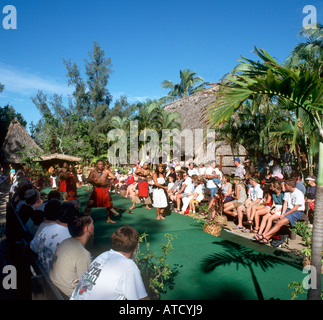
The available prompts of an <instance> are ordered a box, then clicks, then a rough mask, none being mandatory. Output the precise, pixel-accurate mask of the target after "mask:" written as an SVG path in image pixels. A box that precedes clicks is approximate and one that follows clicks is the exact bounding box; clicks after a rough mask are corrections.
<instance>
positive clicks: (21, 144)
mask: <svg viewBox="0 0 323 320" xmlns="http://www.w3.org/2000/svg"><path fill="white" fill-rule="evenodd" d="M26 148H31V149H33V150H38V151H40V152H43V150H42V149H41V148H40V147H39V146H38V145H37V143H36V142H35V141H34V140H33V139H32V138H31V136H30V135H29V134H28V132H27V131H26V129H25V128H24V127H23V126H22V125H21V124H20V123H19V121H18V120H17V119H14V120H12V121H11V123H10V125H9V128H8V132H7V135H6V138H5V140H4V142H3V145H2V147H1V151H0V154H1V159H2V162H3V163H16V164H17V163H21V159H22V157H23V155H22V154H21V153H19V151H24V150H26Z"/></svg>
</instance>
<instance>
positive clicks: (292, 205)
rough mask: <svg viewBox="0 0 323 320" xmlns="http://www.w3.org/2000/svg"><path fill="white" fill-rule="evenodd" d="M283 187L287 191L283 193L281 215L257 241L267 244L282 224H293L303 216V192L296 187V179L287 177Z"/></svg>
mask: <svg viewBox="0 0 323 320" xmlns="http://www.w3.org/2000/svg"><path fill="white" fill-rule="evenodd" d="M285 188H286V191H287V192H285V194H284V204H283V207H282V212H281V215H280V217H279V219H278V221H277V223H276V224H275V225H274V226H273V227H272V228H271V229H270V230H269V231H268V232H266V233H264V234H263V235H261V236H260V237H259V240H258V243H261V244H267V243H268V242H269V240H270V239H271V238H272V237H273V236H274V235H275V234H276V233H277V232H278V231H279V230H280V229H281V228H282V227H283V226H285V225H287V224H289V223H290V225H291V226H293V225H294V223H295V222H296V221H298V220H299V219H301V218H302V216H303V213H304V209H305V201H304V194H303V193H302V191H300V190H299V189H297V188H296V181H295V180H294V179H288V180H287V181H286V183H285Z"/></svg>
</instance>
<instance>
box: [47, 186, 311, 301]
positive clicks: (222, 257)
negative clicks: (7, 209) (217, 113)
mask: <svg viewBox="0 0 323 320" xmlns="http://www.w3.org/2000/svg"><path fill="white" fill-rule="evenodd" d="M44 191H45V192H46V190H44ZM47 191H49V190H47ZM89 196H90V193H89V192H86V191H83V190H81V189H78V199H79V200H80V202H81V206H82V207H81V208H82V210H83V209H84V208H85V206H86V203H87V201H88V199H89ZM112 199H113V204H114V206H115V207H119V208H124V209H129V207H130V206H131V201H130V200H129V199H125V198H123V197H121V196H119V195H115V194H112ZM134 213H135V214H130V213H121V214H120V215H119V216H118V217H114V216H112V219H114V220H115V221H116V222H117V223H115V224H111V223H107V222H106V209H105V208H94V209H92V218H93V221H94V226H95V231H94V233H95V235H94V239H93V240H92V241H90V243H89V244H88V245H87V249H88V250H89V251H90V252H91V254H92V256H93V258H95V257H97V256H98V255H99V254H101V253H102V252H104V251H106V250H109V249H110V236H111V235H112V233H113V232H114V231H115V230H116V229H117V228H118V227H120V226H122V225H126V224H128V225H131V226H132V227H134V228H136V229H137V230H138V232H139V233H140V234H142V233H144V232H146V233H148V235H149V237H148V241H149V242H150V245H151V250H154V251H156V252H157V253H160V245H161V243H166V241H167V238H166V237H165V234H166V233H170V234H172V235H177V238H176V239H175V240H174V241H173V246H174V250H173V251H172V252H171V253H170V255H169V257H168V260H167V261H168V263H169V264H170V265H171V266H173V265H175V264H176V265H177V266H178V268H177V273H176V275H175V276H174V279H173V285H172V287H170V288H168V289H167V292H166V293H164V294H162V295H161V299H162V300H214V299H225V300H227V299H229V300H231V299H233V300H258V299H261V298H263V299H265V300H268V299H281V300H290V297H291V290H290V289H288V284H289V283H291V282H292V281H294V280H296V281H299V282H300V281H302V280H303V279H304V277H305V274H303V273H302V270H303V267H302V265H301V258H299V257H297V256H294V255H292V254H288V253H284V252H282V251H281V250H279V249H275V248H273V247H270V246H265V245H260V244H257V243H254V242H252V241H251V240H249V239H244V238H241V237H239V236H236V235H234V234H231V233H229V232H226V231H225V230H222V232H221V235H220V237H215V236H212V235H209V234H207V233H205V232H203V231H202V228H201V225H200V224H199V223H197V221H196V220H195V219H193V218H191V217H188V216H183V215H180V214H177V213H174V212H173V213H170V215H168V216H167V217H166V219H165V220H156V217H157V215H156V210H155V209H154V208H152V209H151V210H147V209H145V207H144V205H141V204H139V205H137V207H136V208H135V209H134ZM206 261H208V262H206ZM220 261H222V262H223V263H222V264H219V265H217V263H219V262H220ZM208 267H209V269H211V271H210V272H206V271H205V269H207V268H208ZM212 267H214V268H212ZM299 299H306V295H300V296H299Z"/></svg>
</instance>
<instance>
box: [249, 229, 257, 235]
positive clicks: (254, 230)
mask: <svg viewBox="0 0 323 320" xmlns="http://www.w3.org/2000/svg"><path fill="white" fill-rule="evenodd" d="M258 231H259V229H253V230H251V231H250V232H251V233H257V234H258Z"/></svg>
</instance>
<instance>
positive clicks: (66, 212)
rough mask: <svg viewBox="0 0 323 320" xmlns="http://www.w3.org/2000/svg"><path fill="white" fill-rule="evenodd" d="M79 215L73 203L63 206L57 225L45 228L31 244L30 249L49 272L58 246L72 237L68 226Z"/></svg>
mask: <svg viewBox="0 0 323 320" xmlns="http://www.w3.org/2000/svg"><path fill="white" fill-rule="evenodd" d="M78 213H79V212H78V210H77V209H76V208H75V206H74V205H73V204H72V203H64V204H62V205H61V207H60V215H59V218H58V220H57V221H56V222H57V223H54V224H51V225H49V226H47V227H45V228H44V229H43V230H42V231H41V232H40V233H39V235H38V236H36V237H34V239H33V240H32V241H31V242H30V248H31V249H32V250H33V251H34V252H35V253H36V254H37V255H38V260H39V262H40V263H41V264H42V265H43V267H44V268H45V269H46V270H47V272H49V270H50V264H51V262H52V261H53V258H54V255H55V252H56V249H57V246H58V245H59V244H60V243H61V242H62V241H64V240H65V239H67V238H70V237H71V235H70V233H69V231H68V228H67V225H68V223H69V221H71V220H72V219H73V218H74V217H75V216H76V215H77V214H78Z"/></svg>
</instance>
